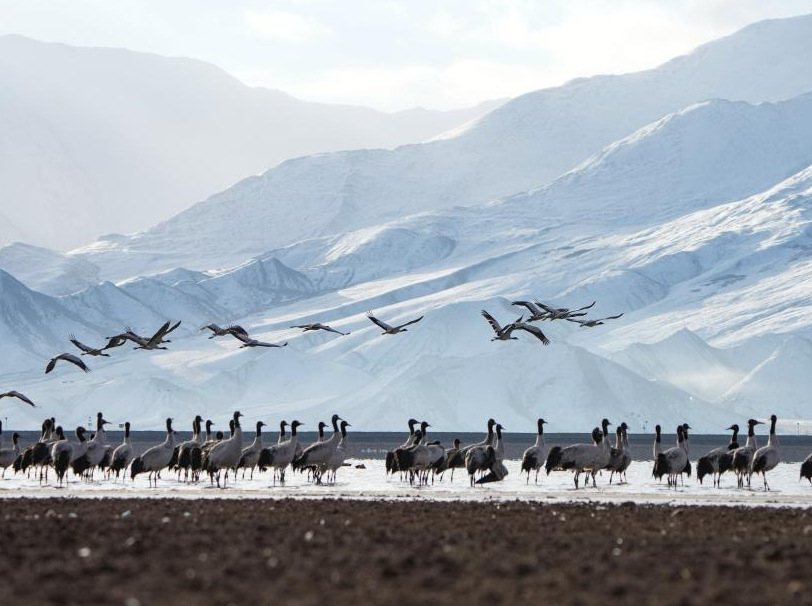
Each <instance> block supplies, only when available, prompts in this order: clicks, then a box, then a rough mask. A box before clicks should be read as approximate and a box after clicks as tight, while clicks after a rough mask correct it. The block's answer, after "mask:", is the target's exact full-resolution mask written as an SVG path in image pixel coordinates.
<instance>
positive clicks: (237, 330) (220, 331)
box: [200, 323, 248, 339]
mask: <svg viewBox="0 0 812 606" xmlns="http://www.w3.org/2000/svg"><path fill="white" fill-rule="evenodd" d="M204 330H210V331H211V335H209V339H213V338H215V337H225V336H226V335H237V334H240V335H244V336H246V337H247V336H248V331H247V330H245V329H244V328H243V327H242V326H240V325H239V324H237V325H234V324H232V325H229V326H226V327H225V328H221V327H220V326H218V325H217V324H214V323H211V324H207V325H206V326H204V327H202V328H201V329H200V331H201V332H202V331H204Z"/></svg>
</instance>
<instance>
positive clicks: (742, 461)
mask: <svg viewBox="0 0 812 606" xmlns="http://www.w3.org/2000/svg"><path fill="white" fill-rule="evenodd" d="M763 424H764V423H762V422H761V421H759V420H757V419H749V420H748V421H747V441H746V442H745V443H744V446H741V447H740V448H737V449H736V450H734V451H733V472H734V473H735V474H736V478H737V481H738V486H739V488H744V483H745V481H746V482H747V487H748V488H749V487H750V476H751V472H750V464H751V463H752V462H753V455H754V454H756V450H757V449H758V442H757V441H756V431H755V428H756V425H763Z"/></svg>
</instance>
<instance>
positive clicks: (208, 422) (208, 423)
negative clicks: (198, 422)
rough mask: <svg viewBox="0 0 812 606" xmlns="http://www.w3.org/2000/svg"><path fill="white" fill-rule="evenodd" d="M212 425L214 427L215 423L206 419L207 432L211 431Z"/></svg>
mask: <svg viewBox="0 0 812 606" xmlns="http://www.w3.org/2000/svg"><path fill="white" fill-rule="evenodd" d="M212 425H214V421H212V420H211V419H206V431H209V430H210V429H211V426H212Z"/></svg>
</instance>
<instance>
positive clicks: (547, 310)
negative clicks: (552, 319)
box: [536, 301, 558, 314]
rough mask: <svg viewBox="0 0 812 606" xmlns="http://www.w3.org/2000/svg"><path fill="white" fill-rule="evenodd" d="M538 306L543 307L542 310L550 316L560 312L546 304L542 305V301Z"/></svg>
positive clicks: (537, 303)
mask: <svg viewBox="0 0 812 606" xmlns="http://www.w3.org/2000/svg"><path fill="white" fill-rule="evenodd" d="M536 305H538V306H539V307H541V308H542V309H543V310H544V311H546V312H547V313H548V314H554V313H556V312H557V311H558V310H557V309H555V308H553V307H550V306H549V305H545V304H544V303H542V302H541V301H536Z"/></svg>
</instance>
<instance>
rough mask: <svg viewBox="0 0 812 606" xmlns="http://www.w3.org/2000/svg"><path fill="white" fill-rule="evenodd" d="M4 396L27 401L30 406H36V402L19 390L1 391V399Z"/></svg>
mask: <svg viewBox="0 0 812 606" xmlns="http://www.w3.org/2000/svg"><path fill="white" fill-rule="evenodd" d="M3 398H17V399H18V400H20V401H21V402H25V403H26V404H28V405H29V406H31V407H33V408H36V404H34V403H33V402H32V401H31V400H30V399H29V398H28V397H26V396H25V395H23V394H21V393H20V392H19V391H16V390H14V389H12V390H11V391H7V392H6V393H0V400H2V399H3Z"/></svg>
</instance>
